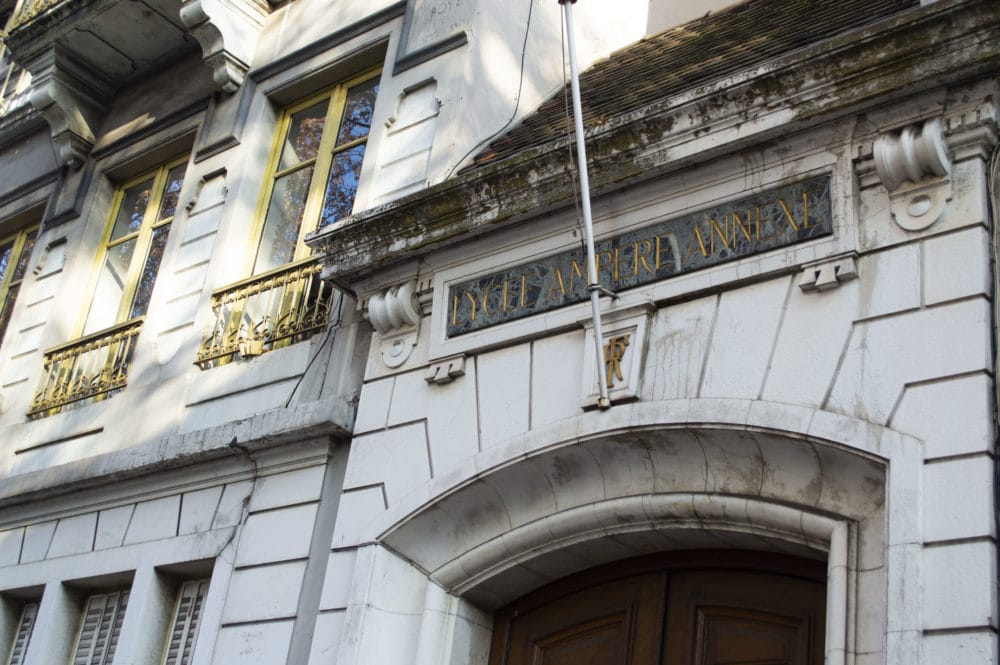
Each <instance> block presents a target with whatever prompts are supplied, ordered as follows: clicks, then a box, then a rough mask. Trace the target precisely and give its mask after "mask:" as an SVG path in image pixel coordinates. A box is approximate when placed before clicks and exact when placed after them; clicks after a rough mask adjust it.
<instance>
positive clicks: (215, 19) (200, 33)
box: [181, 0, 270, 92]
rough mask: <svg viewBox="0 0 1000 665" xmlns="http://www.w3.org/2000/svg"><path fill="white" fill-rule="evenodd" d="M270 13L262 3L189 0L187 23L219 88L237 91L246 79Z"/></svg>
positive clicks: (183, 10)
mask: <svg viewBox="0 0 1000 665" xmlns="http://www.w3.org/2000/svg"><path fill="white" fill-rule="evenodd" d="M269 12H270V7H269V6H268V4H267V2H265V1H261V0H186V1H185V2H183V3H182V4H181V21H183V22H184V25H186V26H187V27H188V28H189V29H190V30H191V34H193V35H194V37H195V39H197V40H198V43H199V44H200V45H201V51H202V55H203V56H204V59H205V62H206V63H208V65H209V66H210V67H211V68H212V76H213V78H214V80H215V83H216V85H218V86H219V88H221V89H222V90H223V91H225V92H235V91H236V89H237V88H239V87H240V85H241V84H242V83H243V79H244V78H246V73H247V70H248V69H249V68H250V60H251V58H252V56H253V52H254V48H255V47H256V45H257V36H258V35H259V34H260V30H261V28H262V27H263V25H264V19H265V18H266V17H267V15H268V13H269Z"/></svg>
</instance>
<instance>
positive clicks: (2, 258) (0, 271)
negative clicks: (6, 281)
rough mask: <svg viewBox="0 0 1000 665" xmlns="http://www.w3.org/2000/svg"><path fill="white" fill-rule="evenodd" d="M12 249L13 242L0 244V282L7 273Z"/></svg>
mask: <svg viewBox="0 0 1000 665" xmlns="http://www.w3.org/2000/svg"><path fill="white" fill-rule="evenodd" d="M13 251H14V243H13V242H9V243H7V244H5V245H2V246H0V282H3V278H4V276H5V275H6V274H7V267H8V266H9V265H10V257H11V254H12V253H13Z"/></svg>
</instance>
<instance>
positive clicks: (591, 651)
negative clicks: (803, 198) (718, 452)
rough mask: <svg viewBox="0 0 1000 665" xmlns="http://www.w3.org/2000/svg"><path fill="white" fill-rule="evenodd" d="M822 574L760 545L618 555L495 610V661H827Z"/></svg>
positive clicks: (790, 664) (691, 664)
mask: <svg viewBox="0 0 1000 665" xmlns="http://www.w3.org/2000/svg"><path fill="white" fill-rule="evenodd" d="M825 578H826V570H825V565H823V564H822V563H820V562H815V561H809V560H801V559H797V558H792V557H781V556H774V555H765V554H762V553H760V552H688V553H683V554H676V555H672V556H657V557H644V558H642V559H636V560H633V561H628V562H619V563H616V564H614V565H612V566H604V567H602V568H599V569H594V570H591V571H586V572H584V573H581V574H578V575H574V576H573V577H571V578H567V579H565V580H561V581H559V582H556V583H554V584H552V585H549V586H547V587H545V588H543V589H540V590H539V591H536V592H534V593H532V594H530V595H528V596H525V597H524V598H521V599H519V600H517V601H515V602H514V603H512V604H511V605H509V606H507V607H506V608H504V609H502V610H501V611H500V612H498V613H497V620H496V622H495V624H494V633H493V643H492V648H491V653H490V665H822V663H823V656H824V649H823V636H824V630H825V622H826V613H825V606H826V584H825Z"/></svg>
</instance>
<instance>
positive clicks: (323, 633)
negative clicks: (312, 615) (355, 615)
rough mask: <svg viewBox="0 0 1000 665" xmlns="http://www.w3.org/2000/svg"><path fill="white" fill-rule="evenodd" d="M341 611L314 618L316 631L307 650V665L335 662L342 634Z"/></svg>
mask: <svg viewBox="0 0 1000 665" xmlns="http://www.w3.org/2000/svg"><path fill="white" fill-rule="evenodd" d="M345 615H346V613H345V612H343V611H340V610H338V611H334V612H320V614H319V616H318V617H316V631H315V632H314V633H313V642H312V647H311V648H310V649H309V665H327V663H335V662H337V650H338V649H339V648H340V640H341V635H342V634H343V632H344V618H345Z"/></svg>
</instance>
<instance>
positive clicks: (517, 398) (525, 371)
mask: <svg viewBox="0 0 1000 665" xmlns="http://www.w3.org/2000/svg"><path fill="white" fill-rule="evenodd" d="M476 374H477V376H478V378H479V382H478V383H479V400H478V404H479V431H480V436H481V437H482V441H481V442H480V444H481V445H482V447H483V448H487V447H489V446H490V445H491V444H493V443H499V442H501V441H503V440H504V439H508V438H510V437H512V436H514V435H515V434H520V433H521V432H526V431H528V427H529V422H528V417H529V409H530V404H529V401H528V398H529V396H530V394H531V391H530V390H529V388H530V385H529V382H530V379H531V345H530V344H521V345H519V346H513V347H509V348H506V349H501V350H499V351H494V352H492V353H483V354H480V355H479V356H477V357H476Z"/></svg>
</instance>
